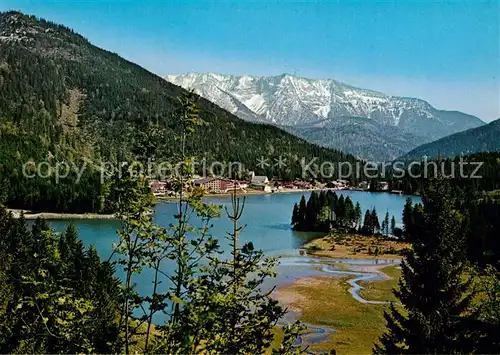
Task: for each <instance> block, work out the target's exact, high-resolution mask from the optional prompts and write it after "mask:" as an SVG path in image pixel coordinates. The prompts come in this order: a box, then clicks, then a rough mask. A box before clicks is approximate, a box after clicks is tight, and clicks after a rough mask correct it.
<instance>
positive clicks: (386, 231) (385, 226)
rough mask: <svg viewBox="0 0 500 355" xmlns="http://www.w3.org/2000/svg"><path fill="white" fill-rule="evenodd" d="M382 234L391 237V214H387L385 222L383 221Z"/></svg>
mask: <svg viewBox="0 0 500 355" xmlns="http://www.w3.org/2000/svg"><path fill="white" fill-rule="evenodd" d="M382 233H384V234H385V235H386V236H387V235H389V212H386V213H385V217H384V220H383V221H382Z"/></svg>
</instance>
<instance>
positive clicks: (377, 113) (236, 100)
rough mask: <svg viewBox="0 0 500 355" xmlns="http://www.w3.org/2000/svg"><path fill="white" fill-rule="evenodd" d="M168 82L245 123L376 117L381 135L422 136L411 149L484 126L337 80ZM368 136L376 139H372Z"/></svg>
mask: <svg viewBox="0 0 500 355" xmlns="http://www.w3.org/2000/svg"><path fill="white" fill-rule="evenodd" d="M165 79H166V80H167V81H170V82H172V83H174V84H176V85H179V86H181V87H183V88H189V89H194V90H195V92H197V93H198V94H199V95H201V96H203V97H205V98H208V99H209V100H211V101H213V102H215V103H217V104H219V105H220V106H221V107H224V108H225V109H227V110H228V111H229V112H232V113H233V114H235V115H237V116H239V117H240V118H242V119H245V120H249V121H255V122H267V123H271V124H275V125H278V126H280V127H283V126H289V127H292V128H294V127H307V126H308V125H311V124H313V123H315V122H318V121H321V120H331V121H332V125H338V123H339V122H334V121H341V120H342V119H343V118H344V117H366V118H370V119H372V120H374V121H375V122H376V123H378V124H379V125H380V127H379V128H378V130H379V133H380V134H381V135H387V132H384V131H383V130H384V129H386V128H387V127H389V126H393V127H396V128H397V129H399V130H400V134H401V135H403V134H412V135H413V136H415V137H421V139H420V140H418V141H416V142H415V144H416V145H414V146H410V147H409V148H410V149H412V148H415V147H416V146H418V145H420V144H423V143H427V142H429V141H432V140H434V139H439V138H441V137H444V136H447V135H449V134H452V133H456V132H459V131H462V130H465V129H468V128H475V127H479V126H481V125H483V124H484V122H483V121H481V120H480V119H479V118H477V117H475V116H472V115H468V114H465V113H462V112H459V111H447V110H439V109H436V108H434V107H433V106H432V105H431V104H429V103H428V102H427V101H425V100H422V99H419V98H412V97H404V96H393V95H387V94H384V93H382V92H378V91H375V90H370V89H362V88H358V87H355V86H353V85H349V84H346V83H343V82H340V81H337V80H335V79H308V78H304V77H299V76H295V75H291V74H281V75H276V76H251V75H225V74H216V73H202V74H200V73H187V74H180V75H168V76H166V77H165ZM372 128H373V127H372ZM372 128H370V130H372ZM290 130H293V129H290ZM391 131H392V130H391ZM301 136H302V137H303V138H305V139H308V140H310V141H311V142H313V143H317V144H322V143H323V142H318V141H317V140H314V139H310V138H309V137H308V136H307V135H301ZM365 138H366V139H370V137H369V136H367V137H365ZM322 145H324V144H322ZM327 146H330V147H335V148H337V149H341V150H343V151H346V152H349V153H352V154H357V153H358V152H353V151H352V150H350V148H349V146H348V145H345V144H343V143H342V142H335V141H332V142H329V143H328V144H327ZM407 148H408V147H407V146H404V147H403V146H397V147H395V150H394V151H390V152H388V153H387V154H382V156H378V157H379V158H383V159H393V158H395V157H396V156H398V155H399V154H400V153H401V149H407ZM361 153H362V157H365V158H366V157H371V156H373V152H372V151H370V149H369V146H366V149H364V150H363V151H362V152H361Z"/></svg>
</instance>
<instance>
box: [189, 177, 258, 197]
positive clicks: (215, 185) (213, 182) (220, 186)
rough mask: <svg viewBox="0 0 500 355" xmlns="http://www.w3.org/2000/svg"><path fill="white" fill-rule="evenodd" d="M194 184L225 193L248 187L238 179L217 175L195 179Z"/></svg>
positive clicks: (210, 190) (211, 190)
mask: <svg viewBox="0 0 500 355" xmlns="http://www.w3.org/2000/svg"><path fill="white" fill-rule="evenodd" d="M193 185H194V186H199V187H202V188H203V189H205V190H206V191H208V192H213V193H217V194H220V193H226V192H228V191H231V190H234V189H237V190H243V189H245V188H247V187H248V185H247V184H244V183H240V182H239V181H234V180H229V179H224V178H219V177H207V178H202V179H198V180H195V181H194V182H193Z"/></svg>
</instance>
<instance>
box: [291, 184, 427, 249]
mask: <svg viewBox="0 0 500 355" xmlns="http://www.w3.org/2000/svg"><path fill="white" fill-rule="evenodd" d="M421 208H422V206H421V205H420V204H416V205H415V206H413V205H412V202H411V200H408V201H407V203H406V205H405V208H404V210H403V219H405V223H406V224H407V225H409V226H410V225H411V221H412V220H414V218H415V216H416V215H417V214H418V212H419V211H420V210H421ZM291 224H292V227H293V229H294V230H297V231H303V232H325V233H328V234H327V235H326V236H324V237H323V238H319V239H315V240H313V241H312V242H310V243H308V244H306V245H305V246H304V249H305V250H306V251H307V253H308V254H312V255H316V256H324V257H334V258H361V257H362V258H377V257H381V256H382V255H383V257H384V258H401V256H402V255H403V254H404V252H405V251H406V250H408V248H409V245H410V244H409V243H407V242H405V241H404V240H403V239H402V238H403V230H402V229H401V228H398V227H396V219H395V217H394V216H392V218H389V213H386V215H385V217H384V219H383V221H382V223H380V221H379V218H378V216H377V211H376V209H375V208H373V209H372V210H369V209H367V210H366V212H365V214H364V218H363V216H362V210H361V206H360V204H359V202H356V203H354V202H353V201H352V200H351V198H350V197H349V196H347V197H344V195H342V194H341V195H340V197H339V196H338V195H337V193H336V192H334V191H331V190H328V191H320V192H319V193H318V192H316V191H313V192H312V193H311V195H310V196H309V199H308V200H307V201H306V198H305V196H304V195H302V197H301V199H300V202H299V203H298V204H297V203H296V204H295V206H294V208H293V212H292V223H291Z"/></svg>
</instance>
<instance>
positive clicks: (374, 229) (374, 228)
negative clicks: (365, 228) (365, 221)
mask: <svg viewBox="0 0 500 355" xmlns="http://www.w3.org/2000/svg"><path fill="white" fill-rule="evenodd" d="M370 219H371V234H377V233H379V232H380V221H379V220H378V216H377V210H376V209H375V207H373V210H372V213H371V216H370Z"/></svg>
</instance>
